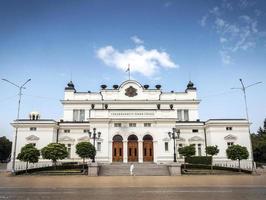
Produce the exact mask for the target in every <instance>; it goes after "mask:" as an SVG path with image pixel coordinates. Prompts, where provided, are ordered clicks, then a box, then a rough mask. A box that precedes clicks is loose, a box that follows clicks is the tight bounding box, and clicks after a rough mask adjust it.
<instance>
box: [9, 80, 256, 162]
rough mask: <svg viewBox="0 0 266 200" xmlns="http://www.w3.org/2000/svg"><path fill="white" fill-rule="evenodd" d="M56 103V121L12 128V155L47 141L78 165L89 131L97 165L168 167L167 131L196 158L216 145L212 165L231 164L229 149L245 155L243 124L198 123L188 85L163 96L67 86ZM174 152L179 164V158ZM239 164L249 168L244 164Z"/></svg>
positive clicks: (128, 85)
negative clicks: (238, 147)
mask: <svg viewBox="0 0 266 200" xmlns="http://www.w3.org/2000/svg"><path fill="white" fill-rule="evenodd" d="M61 103H62V105H63V109H64V113H63V118H62V119H61V120H60V121H55V120H50V119H42V118H40V116H39V114H38V113H31V114H30V117H29V119H20V120H17V121H14V122H13V123H12V125H13V127H14V128H15V129H16V128H18V134H17V135H18V137H17V148H16V153H17V154H18V153H19V152H20V149H21V147H23V146H24V145H25V144H28V143H33V144H34V145H35V146H36V147H37V148H38V149H41V148H43V147H44V146H46V145H47V144H49V143H51V142H59V143H63V144H65V145H66V147H67V149H68V152H69V157H68V158H67V159H66V161H79V160H80V159H79V157H78V155H77V154H76V153H75V151H76V150H75V145H76V144H77V143H79V142H81V141H91V142H92V139H91V138H90V137H89V131H92V130H93V128H96V132H101V135H100V138H98V139H97V140H96V141H95V147H96V150H97V155H96V161H97V162H104V163H112V162H123V163H127V162H140V163H142V162H155V163H170V162H173V154H174V147H173V144H174V142H173V140H172V139H170V138H169V135H168V133H169V132H171V131H172V128H176V129H178V130H180V137H179V138H178V139H176V151H177V150H178V148H180V147H183V146H186V145H190V144H192V145H195V149H196V155H198V156H203V155H206V154H205V147H206V146H209V145H217V146H218V148H219V149H220V152H219V154H218V155H217V156H215V162H216V163H218V164H219V163H223V164H224V163H230V162H231V161H229V160H228V159H227V158H226V149H227V147H228V146H230V145H233V144H239V145H242V146H246V147H247V149H248V150H249V153H251V146H250V136H249V123H248V121H247V120H245V119H209V120H207V121H201V120H200V119H199V104H200V100H199V99H198V98H197V89H196V88H195V87H194V84H193V83H192V82H189V83H188V85H187V88H186V89H185V91H184V92H173V91H172V92H163V91H162V89H161V86H160V85H156V86H155V88H150V87H149V85H141V84H140V83H138V82H137V81H135V80H127V81H125V82H123V83H122V84H121V85H114V86H113V87H112V88H108V87H107V86H106V85H101V90H100V91H99V92H90V91H89V92H77V91H76V90H75V87H74V84H73V83H72V82H69V83H68V85H67V87H66V88H65V93H64V100H62V101H61ZM13 151H14V149H13ZM176 153H177V158H178V161H179V162H182V161H183V158H182V157H181V156H180V155H179V154H178V151H177V152H176ZM12 155H13V154H12ZM42 161H44V160H42V159H41V162H42ZM245 162H246V165H247V166H248V167H251V160H250V159H249V160H246V161H245ZM16 166H19V161H16Z"/></svg>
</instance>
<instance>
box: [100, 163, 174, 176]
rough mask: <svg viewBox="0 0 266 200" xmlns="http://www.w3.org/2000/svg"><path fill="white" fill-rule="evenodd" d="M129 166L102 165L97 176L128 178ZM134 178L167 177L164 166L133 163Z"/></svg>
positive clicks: (120, 164)
mask: <svg viewBox="0 0 266 200" xmlns="http://www.w3.org/2000/svg"><path fill="white" fill-rule="evenodd" d="M129 168H130V164H127V163H112V164H103V165H101V167H100V171H99V176H130V171H129ZM133 172H134V174H135V176H169V170H168V167H167V166H166V165H157V164H155V163H134V171H133Z"/></svg>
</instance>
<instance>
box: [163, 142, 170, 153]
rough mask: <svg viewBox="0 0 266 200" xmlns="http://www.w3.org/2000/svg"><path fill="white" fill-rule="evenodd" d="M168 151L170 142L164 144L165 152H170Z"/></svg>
mask: <svg viewBox="0 0 266 200" xmlns="http://www.w3.org/2000/svg"><path fill="white" fill-rule="evenodd" d="M168 149H169V148H168V142H165V143H164V150H165V151H168Z"/></svg>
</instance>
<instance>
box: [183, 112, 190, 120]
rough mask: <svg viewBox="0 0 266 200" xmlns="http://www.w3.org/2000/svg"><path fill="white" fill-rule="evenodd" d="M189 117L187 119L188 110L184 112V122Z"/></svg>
mask: <svg viewBox="0 0 266 200" xmlns="http://www.w3.org/2000/svg"><path fill="white" fill-rule="evenodd" d="M188 120H189V117H188V110H184V121H188Z"/></svg>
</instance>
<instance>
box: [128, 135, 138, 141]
mask: <svg viewBox="0 0 266 200" xmlns="http://www.w3.org/2000/svg"><path fill="white" fill-rule="evenodd" d="M127 140H138V137H137V136H136V135H130V136H128V138H127Z"/></svg>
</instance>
